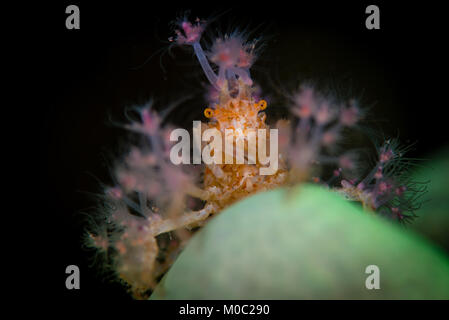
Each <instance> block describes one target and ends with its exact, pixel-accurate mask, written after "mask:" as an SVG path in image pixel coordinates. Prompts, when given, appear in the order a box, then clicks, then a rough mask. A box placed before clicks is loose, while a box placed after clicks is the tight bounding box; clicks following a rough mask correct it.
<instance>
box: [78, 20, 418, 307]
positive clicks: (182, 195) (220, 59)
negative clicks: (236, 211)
mask: <svg viewBox="0 0 449 320" xmlns="http://www.w3.org/2000/svg"><path fill="white" fill-rule="evenodd" d="M205 27H206V22H204V21H201V20H199V19H197V20H195V21H194V22H193V23H192V22H189V21H188V20H187V19H183V20H181V21H178V23H177V29H176V30H175V36H174V37H173V38H170V39H169V40H170V41H171V42H172V44H173V45H179V46H190V47H191V48H193V51H194V53H195V55H196V57H197V59H198V61H199V63H200V65H201V67H202V69H203V71H204V74H205V75H206V77H207V79H208V80H209V82H210V86H211V88H210V90H211V92H212V94H210V95H209V96H210V98H211V99H210V100H211V101H210V103H209V105H208V106H207V108H205V110H204V116H205V117H206V118H207V119H208V121H207V122H206V123H203V122H201V121H194V123H193V139H192V140H193V144H192V146H193V147H192V148H191V145H190V135H189V133H188V132H187V131H186V130H185V129H174V128H170V127H168V126H164V127H162V126H161V122H162V119H161V118H160V117H159V116H158V114H157V113H156V112H155V111H153V110H152V109H151V106H147V107H144V108H141V109H139V115H140V121H138V122H134V123H131V124H128V125H126V127H127V129H129V130H132V131H134V132H137V133H139V134H141V135H143V136H144V137H145V138H146V140H145V141H147V143H146V144H145V145H143V146H134V147H132V148H130V152H129V153H128V154H127V155H126V157H125V158H124V159H123V160H122V161H121V162H119V163H118V164H117V165H116V167H115V171H114V178H115V179H114V180H115V181H117V184H116V185H115V186H112V187H109V188H105V191H104V194H103V195H102V196H101V202H100V205H99V210H98V212H97V213H96V214H95V215H94V216H93V217H92V219H93V221H95V223H94V225H95V227H91V228H90V230H89V232H88V233H87V235H88V237H87V238H88V239H87V240H88V244H89V245H90V246H92V247H95V248H96V249H97V250H98V251H97V252H98V253H100V254H101V255H102V256H103V257H104V261H105V263H104V264H105V265H106V266H107V269H108V270H110V271H112V272H113V273H114V275H115V276H116V277H117V278H118V279H120V281H123V282H125V284H126V286H127V287H128V288H129V291H130V293H131V294H132V295H133V296H134V297H135V298H137V299H142V298H146V297H147V296H148V294H149V293H150V292H151V290H152V289H153V288H154V286H155V285H156V284H157V281H158V279H160V277H161V275H163V274H164V273H165V272H166V270H167V269H168V268H169V267H170V265H171V264H172V263H173V261H174V259H175V258H176V256H177V254H178V253H179V251H180V250H181V249H182V247H183V246H184V244H185V243H186V241H187V240H188V238H189V237H190V236H191V235H192V234H193V232H194V231H195V230H196V229H197V228H198V227H201V226H203V225H204V224H205V223H207V221H208V219H209V218H210V217H211V216H213V215H215V214H219V213H220V211H221V210H223V209H224V208H226V207H227V206H229V205H231V204H232V203H234V202H236V201H239V200H241V199H243V198H245V197H247V196H249V195H252V194H254V193H256V192H261V191H265V190H269V189H273V188H278V187H280V186H291V185H297V184H301V183H305V182H307V183H318V184H321V185H323V187H326V188H329V189H331V190H334V191H336V192H338V193H340V194H342V195H343V196H344V197H345V198H346V199H348V200H350V201H354V202H358V203H360V204H361V205H362V206H363V208H364V209H366V211H367V212H372V213H378V214H381V215H383V216H386V217H389V218H391V219H394V220H398V221H405V220H408V219H410V218H413V217H414V213H413V211H414V210H416V209H417V200H418V197H419V195H420V194H421V193H422V191H423V189H422V188H420V186H419V185H418V184H416V183H414V182H413V181H410V180H409V178H408V166H407V164H408V163H409V161H407V159H406V158H404V157H403V155H404V152H405V151H407V150H406V149H404V148H401V147H400V146H398V143H397V142H395V141H390V140H387V141H385V142H384V144H383V145H381V146H380V147H379V148H378V154H377V155H376V156H377V163H376V164H375V165H374V167H373V168H372V170H371V171H370V172H369V173H368V174H366V175H365V176H357V174H356V172H357V170H356V167H357V163H356V162H357V161H356V159H357V157H355V153H354V151H346V152H342V153H341V154H340V155H338V156H335V155H332V152H330V151H331V150H333V149H335V145H336V144H337V143H340V142H341V140H342V139H343V136H342V133H343V132H344V131H345V130H348V129H349V130H355V129H356V126H357V124H358V121H359V120H360V119H361V117H362V113H361V110H360V109H359V107H358V105H357V104H356V103H355V102H354V101H350V102H349V103H348V104H344V103H339V102H335V101H333V100H332V99H329V98H326V97H324V96H322V95H320V94H318V93H317V92H315V90H314V89H313V88H312V87H309V86H303V87H301V88H300V89H299V90H298V91H297V92H295V93H292V94H291V95H290V96H289V101H290V105H289V106H288V107H289V110H290V114H291V118H290V119H288V120H286V119H282V120H278V122H277V123H276V125H275V126H274V127H273V128H270V127H269V125H267V124H266V123H265V120H266V114H265V112H264V111H263V110H265V109H266V108H267V102H266V101H265V100H263V99H259V97H258V96H259V95H260V93H257V94H256V86H255V83H254V79H252V77H251V74H250V69H251V66H252V65H253V63H254V62H255V60H256V55H255V48H256V42H251V41H248V40H247V39H246V38H245V35H243V34H239V33H234V34H229V35H225V36H224V37H220V38H218V39H216V40H215V42H214V43H213V45H212V46H211V47H210V48H209V49H208V50H206V51H205V50H204V49H203V47H202V45H201V35H202V33H203V31H204V29H205ZM180 138H181V139H180ZM174 142H176V143H174ZM205 142H210V143H209V144H207V145H206V144H205ZM222 145H224V148H222ZM234 146H235V148H234ZM191 149H193V150H191ZM191 151H192V152H191ZM191 153H192V154H193V156H192V158H191V157H190V154H191ZM267 153H269V155H267ZM331 155H332V156H331ZM192 166H194V167H196V168H197V169H198V168H200V170H198V172H197V171H196V170H192ZM324 167H333V169H332V170H331V172H332V171H333V173H331V174H330V177H329V176H324V172H327V171H326V170H322V168H324ZM320 169H321V170H320ZM320 172H321V173H320ZM320 174H321V175H322V176H319V175H320ZM273 214H276V212H273ZM164 234H165V235H164Z"/></svg>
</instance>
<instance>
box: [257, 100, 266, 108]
mask: <svg viewBox="0 0 449 320" xmlns="http://www.w3.org/2000/svg"><path fill="white" fill-rule="evenodd" d="M257 107H258V108H259V110H265V109H266V108H267V102H266V101H265V100H260V101H259V102H258V103H257Z"/></svg>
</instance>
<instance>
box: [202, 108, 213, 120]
mask: <svg viewBox="0 0 449 320" xmlns="http://www.w3.org/2000/svg"><path fill="white" fill-rule="evenodd" d="M204 115H205V116H206V118H212V117H213V116H214V110H212V109H211V108H206V109H204Z"/></svg>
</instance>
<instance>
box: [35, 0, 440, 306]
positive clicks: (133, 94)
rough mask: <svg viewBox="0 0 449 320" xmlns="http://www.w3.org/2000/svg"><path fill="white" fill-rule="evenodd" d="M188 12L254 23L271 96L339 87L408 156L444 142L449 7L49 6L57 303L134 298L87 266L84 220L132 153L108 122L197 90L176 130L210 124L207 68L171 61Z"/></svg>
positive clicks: (46, 147)
mask: <svg viewBox="0 0 449 320" xmlns="http://www.w3.org/2000/svg"><path fill="white" fill-rule="evenodd" d="M69 4H76V5H78V6H79V8H80V12H81V29H80V30H67V29H66V28H65V19H66V17H67V15H66V14H65V8H66V6H67V5H69ZM219 4H220V5H219ZM369 4H376V5H378V6H379V8H380V24H381V29H380V30H367V29H366V28H365V18H366V16H367V15H366V14H365V8H366V6H367V5H369ZM227 5H228V6H227ZM185 9H190V10H191V13H192V14H191V17H192V18H195V17H197V16H198V17H201V18H208V17H210V16H211V15H214V14H215V15H218V14H223V15H222V16H221V17H219V18H218V22H217V25H220V24H221V25H222V26H223V28H224V29H225V31H227V30H229V28H232V26H237V27H248V26H249V28H250V29H251V30H255V34H257V35H262V38H263V39H265V44H266V46H265V49H264V50H263V51H262V53H261V55H260V58H259V60H258V62H256V65H255V67H254V72H253V75H254V78H255V79H256V82H260V83H262V84H264V89H266V92H268V93H269V92H270V90H272V89H273V85H272V84H271V87H270V81H268V80H270V79H272V80H273V81H272V82H274V83H275V84H276V86H278V87H281V88H283V89H293V88H295V86H296V85H297V84H298V80H301V79H312V80H314V81H316V82H318V83H331V84H332V88H334V90H335V92H336V93H338V94H341V95H343V96H348V95H352V96H354V97H356V98H360V101H361V103H362V106H363V105H366V106H368V107H369V113H368V114H367V116H368V122H369V123H370V125H371V126H372V127H373V128H375V129H376V130H378V131H379V132H382V133H383V134H385V135H386V136H397V135H399V138H400V139H401V140H402V141H404V142H406V143H412V142H417V144H416V147H415V150H413V151H412V154H411V155H412V156H416V157H429V156H431V155H432V153H434V152H435V151H437V150H438V149H439V148H441V147H442V146H443V145H445V143H446V142H447V141H446V140H447V133H446V132H447V128H446V123H447V121H446V116H445V111H446V108H447V102H446V101H447V100H446V96H447V95H446V91H447V88H446V84H447V80H446V79H445V77H444V69H445V67H446V65H445V63H446V61H445V59H447V50H446V49H444V48H443V46H444V42H445V41H447V33H446V32H445V31H444V30H443V29H442V27H443V26H444V20H443V18H444V16H443V10H442V8H441V7H439V6H438V5H436V4H435V3H433V4H432V3H429V2H425V3H421V4H419V5H418V4H412V2H403V3H396V5H394V6H393V5H392V4H391V3H390V4H387V3H384V2H381V1H373V2H372V3H371V2H365V1H354V2H353V3H348V2H346V1H345V2H344V4H343V3H340V2H339V3H338V4H336V3H333V4H326V2H322V1H320V2H319V3H316V4H312V3H310V2H305V1H292V2H280V1H271V2H267V3H265V4H264V3H263V2H251V3H246V2H245V4H243V1H242V2H241V3H239V2H229V3H227V4H224V3H222V2H220V3H214V2H204V3H198V2H195V4H193V2H192V3H188V2H185V1H184V2H182V3H181V4H178V3H176V2H173V1H165V2H164V1H159V2H151V1H146V2H142V3H140V2H139V3H138V2H136V3H132V2H130V1H126V2H125V1H123V2H116V3H110V2H103V3H102V2H98V3H97V4H95V5H94V4H92V2H91V1H90V2H88V1H82V2H81V1H72V2H66V1H61V3H59V4H55V5H46V7H45V10H44V12H42V18H43V19H44V20H45V26H46V27H48V28H47V29H46V30H44V31H45V32H44V33H45V36H44V39H45V40H47V41H45V42H43V44H41V45H40V46H41V47H39V48H38V50H40V51H41V52H43V53H44V55H45V58H46V60H45V61H44V62H43V63H42V67H43V70H42V74H41V75H42V76H43V77H42V79H45V80H43V84H44V85H45V88H44V89H43V92H44V94H45V95H46V96H47V97H46V101H45V105H44V106H42V108H41V109H40V115H41V116H42V118H43V119H42V121H41V122H40V123H41V124H42V127H41V129H42V130H41V138H40V150H41V169H42V170H41V176H40V190H41V200H42V201H44V202H45V203H46V208H47V210H46V214H45V226H46V228H48V230H46V231H44V234H45V235H48V236H49V237H48V238H49V239H48V242H47V243H46V245H45V248H46V249H45V251H46V252H48V253H49V254H50V255H51V259H50V260H48V262H47V263H46V266H47V267H48V270H49V271H50V275H49V277H50V278H48V286H51V288H52V290H51V292H52V295H54V298H58V297H66V298H86V299H95V300H103V299H104V300H108V299H112V298H123V299H129V297H128V296H127V294H126V293H125V292H124V290H123V289H122V288H120V287H119V286H117V285H114V284H110V283H109V282H107V281H103V280H102V279H101V277H98V275H97V274H96V272H95V270H92V269H91V268H89V267H88V264H89V261H88V259H87V254H86V253H85V252H84V251H83V250H81V245H80V240H81V232H82V223H81V219H79V212H80V211H83V210H85V209H86V208H88V207H90V206H92V205H93V204H94V203H93V201H92V199H91V198H89V197H88V196H86V194H85V193H84V192H94V193H95V192H100V191H101V190H100V187H99V184H98V182H97V179H98V180H99V181H102V182H105V183H110V181H111V179H110V175H109V171H108V170H109V167H108V166H109V164H110V163H108V160H109V158H110V157H111V155H116V154H120V152H121V150H122V148H123V145H124V143H123V141H124V136H125V135H124V132H123V131H122V130H121V129H119V128H117V127H114V126H112V125H111V124H110V120H109V117H111V118H112V119H114V120H117V121H118V122H122V123H123V122H124V121H125V117H124V116H123V112H124V108H125V107H126V106H132V105H134V104H141V103H144V102H145V101H146V100H148V99H149V98H151V97H153V98H155V99H156V101H157V102H158V103H159V106H161V105H162V106H163V105H164V103H168V102H170V101H174V100H176V99H179V98H182V97H183V96H186V95H187V94H191V93H193V94H194V98H193V100H191V101H194V103H190V105H189V106H190V108H189V107H183V108H181V109H180V110H178V111H176V112H175V115H174V116H173V119H172V121H173V122H175V123H180V122H183V121H184V122H185V121H187V120H188V121H191V120H193V119H202V118H201V114H202V111H203V110H204V107H205V105H204V102H202V100H201V92H202V91H201V90H202V85H201V83H202V82H204V81H205V78H204V76H203V75H202V73H201V69H200V67H199V65H198V64H197V63H196V61H195V59H194V57H193V55H192V53H191V51H188V50H182V49H179V48H173V54H174V57H172V56H170V55H169V54H168V52H167V48H168V45H169V43H168V41H167V38H168V37H169V36H171V35H172V31H171V29H170V27H169V23H170V22H171V21H172V20H173V19H175V18H176V17H178V16H179V14H180V13H182V12H183V10H185ZM228 9H230V10H229V11H228ZM214 31H215V30H214V29H212V30H207V32H206V33H210V34H214ZM158 50H160V51H158ZM153 54H154V56H152V55H153ZM150 57H151V59H149V58H150ZM148 59H149V60H148ZM36 63H38V64H39V62H36ZM440 75H441V77H440ZM274 101H275V100H274ZM192 105H194V106H195V105H197V107H196V108H192ZM274 110H275V111H271V112H273V113H275V112H276V109H274ZM70 264H75V265H78V266H79V267H80V269H81V289H80V290H72V291H69V290H67V289H66V288H65V284H64V283H65V277H66V274H65V273H64V272H65V268H66V266H67V265H70Z"/></svg>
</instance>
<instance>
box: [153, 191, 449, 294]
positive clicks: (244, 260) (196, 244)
mask: <svg viewBox="0 0 449 320" xmlns="http://www.w3.org/2000/svg"><path fill="white" fill-rule="evenodd" d="M368 265H377V266H378V267H379V269H380V289H378V290H376V289H373V290H368V289H367V288H366V287H365V281H366V278H367V277H368V276H369V274H365V269H366V267H367V266H368ZM151 299H449V259H448V257H447V256H446V254H445V253H444V252H443V251H441V250H440V249H439V248H437V247H434V246H433V245H432V244H430V243H429V242H428V241H427V240H425V239H423V238H421V237H420V236H419V235H416V234H414V233H413V232H411V231H409V230H407V229H405V228H404V227H403V226H399V225H395V224H393V223H391V222H389V221H386V220H384V219H382V218H380V217H378V216H375V215H372V214H370V213H367V212H365V211H363V210H362V209H361V208H360V206H357V205H355V204H353V203H351V202H349V201H346V200H344V199H342V198H341V197H340V196H339V195H338V194H336V193H334V192H332V191H329V190H326V189H323V188H321V187H318V186H315V185H303V186H301V187H296V188H293V189H277V190H274V191H269V192H264V193H259V194H256V195H254V196H252V197H249V198H247V199H245V200H243V201H241V202H238V203H236V204H235V205H233V206H231V207H229V208H228V209H226V210H224V211H223V212H222V213H220V214H218V215H217V216H216V217H214V218H213V219H212V220H211V221H210V222H209V223H208V224H207V225H206V226H205V227H204V228H203V229H202V230H200V231H199V232H198V233H197V234H196V235H195V236H194V237H193V238H192V239H191V241H190V242H189V244H188V246H187V247H186V248H185V250H184V251H183V252H182V253H181V254H180V256H179V257H178V259H177V261H176V262H175V263H174V265H173V266H172V268H171V269H170V271H169V272H168V273H167V274H166V275H165V276H164V278H163V280H162V281H161V283H160V285H159V286H158V287H157V288H156V290H155V291H154V293H153V295H152V296H151Z"/></svg>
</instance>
